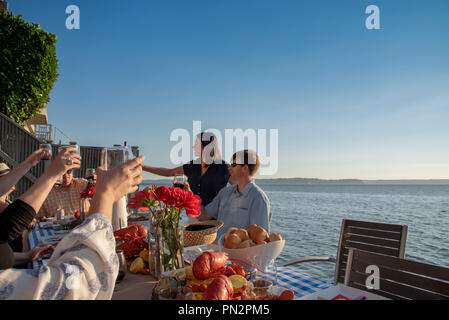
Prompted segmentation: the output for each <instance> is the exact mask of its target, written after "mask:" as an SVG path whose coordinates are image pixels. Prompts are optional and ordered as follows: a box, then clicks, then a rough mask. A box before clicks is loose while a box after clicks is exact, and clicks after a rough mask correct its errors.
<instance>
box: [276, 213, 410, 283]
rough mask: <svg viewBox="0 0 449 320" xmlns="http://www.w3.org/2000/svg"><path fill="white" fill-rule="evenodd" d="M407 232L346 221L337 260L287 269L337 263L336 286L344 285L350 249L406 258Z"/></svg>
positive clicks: (398, 227)
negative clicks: (338, 284)
mask: <svg viewBox="0 0 449 320" xmlns="http://www.w3.org/2000/svg"><path fill="white" fill-rule="evenodd" d="M407 230H408V228H407V226H406V225H395V224H385V223H374V222H366V221H356V220H347V219H343V221H342V223H341V230H340V240H339V243H338V251H337V258H336V259H335V258H333V257H307V258H304V259H300V260H294V261H290V262H287V263H285V264H284V266H291V265H294V264H298V263H303V262H311V261H326V262H333V263H335V273H334V283H335V284H337V283H343V282H344V278H345V273H346V264H347V258H348V253H349V248H356V249H360V250H364V251H368V252H375V253H380V254H384V255H388V256H394V257H399V258H404V255H405V242H406V240H407Z"/></svg>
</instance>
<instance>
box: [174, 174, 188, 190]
mask: <svg viewBox="0 0 449 320" xmlns="http://www.w3.org/2000/svg"><path fill="white" fill-rule="evenodd" d="M185 181H186V177H185V176H184V175H183V174H177V175H175V176H174V177H173V186H174V187H176V188H180V189H184V182H185Z"/></svg>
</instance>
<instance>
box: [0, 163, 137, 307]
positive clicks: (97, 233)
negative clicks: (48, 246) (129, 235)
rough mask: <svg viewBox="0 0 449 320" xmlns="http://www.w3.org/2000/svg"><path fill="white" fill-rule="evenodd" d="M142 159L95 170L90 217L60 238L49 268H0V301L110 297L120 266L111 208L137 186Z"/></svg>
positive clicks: (55, 177)
mask: <svg viewBox="0 0 449 320" xmlns="http://www.w3.org/2000/svg"><path fill="white" fill-rule="evenodd" d="M143 160H144V157H139V158H136V159H134V160H130V161H128V162H127V163H125V164H123V165H122V166H120V167H117V168H115V169H113V170H110V171H104V170H102V169H101V168H98V169H97V174H98V180H97V185H96V192H95V195H94V198H93V199H92V206H91V208H90V212H89V216H88V218H87V219H86V220H85V221H84V222H83V223H82V224H81V225H80V226H78V227H77V228H75V229H73V230H72V231H71V233H70V234H68V235H67V236H66V237H65V238H64V239H62V240H61V242H60V243H59V244H58V245H57V246H56V248H55V251H54V253H53V255H52V257H51V258H50V260H49V263H48V265H47V266H42V267H40V269H32V270H18V269H8V270H4V271H0V300H2V299H13V300H25V299H42V300H43V299H49V300H62V299H81V300H83V299H110V298H111V297H112V293H113V290H114V286H115V280H116V278H117V275H118V268H119V264H118V258H117V254H116V252H115V245H116V243H115V239H114V233H113V230H112V224H111V218H112V206H113V204H114V202H116V201H117V200H119V199H121V198H122V197H123V196H124V195H126V194H128V193H132V192H135V191H136V190H137V189H138V185H139V184H140V183H141V182H142V167H141V163H142V161H143ZM57 178H58V177H57V176H54V177H53V179H54V182H55V181H56V179H57ZM54 182H53V183H54Z"/></svg>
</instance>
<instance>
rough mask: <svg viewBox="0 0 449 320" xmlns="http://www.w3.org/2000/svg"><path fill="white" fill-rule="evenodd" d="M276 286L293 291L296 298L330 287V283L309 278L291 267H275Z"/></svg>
mask: <svg viewBox="0 0 449 320" xmlns="http://www.w3.org/2000/svg"><path fill="white" fill-rule="evenodd" d="M277 282H278V285H279V286H281V287H284V288H287V289H291V290H293V292H294V293H295V297H296V298H300V297H302V296H305V295H308V294H311V293H314V292H316V291H319V290H323V289H327V288H329V287H332V286H333V285H334V284H333V283H331V282H327V281H323V280H320V279H318V278H315V277H312V276H309V275H307V274H305V273H302V272H300V271H298V270H297V269H295V268H292V267H283V266H277Z"/></svg>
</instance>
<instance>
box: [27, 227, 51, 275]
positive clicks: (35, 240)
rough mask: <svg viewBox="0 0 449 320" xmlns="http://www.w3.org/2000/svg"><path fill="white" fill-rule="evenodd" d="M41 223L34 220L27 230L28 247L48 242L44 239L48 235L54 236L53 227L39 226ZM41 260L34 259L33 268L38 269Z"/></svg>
mask: <svg viewBox="0 0 449 320" xmlns="http://www.w3.org/2000/svg"><path fill="white" fill-rule="evenodd" d="M41 225H42V223H41V222H36V224H35V226H34V227H33V228H31V230H30V231H29V232H28V239H27V241H28V248H30V249H31V248H34V247H35V246H37V245H38V244H39V243H49V242H48V241H46V240H47V239H48V237H54V236H55V233H54V230H53V228H41ZM42 264H43V263H42V261H34V262H33V269H38V268H40V267H41V266H42Z"/></svg>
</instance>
